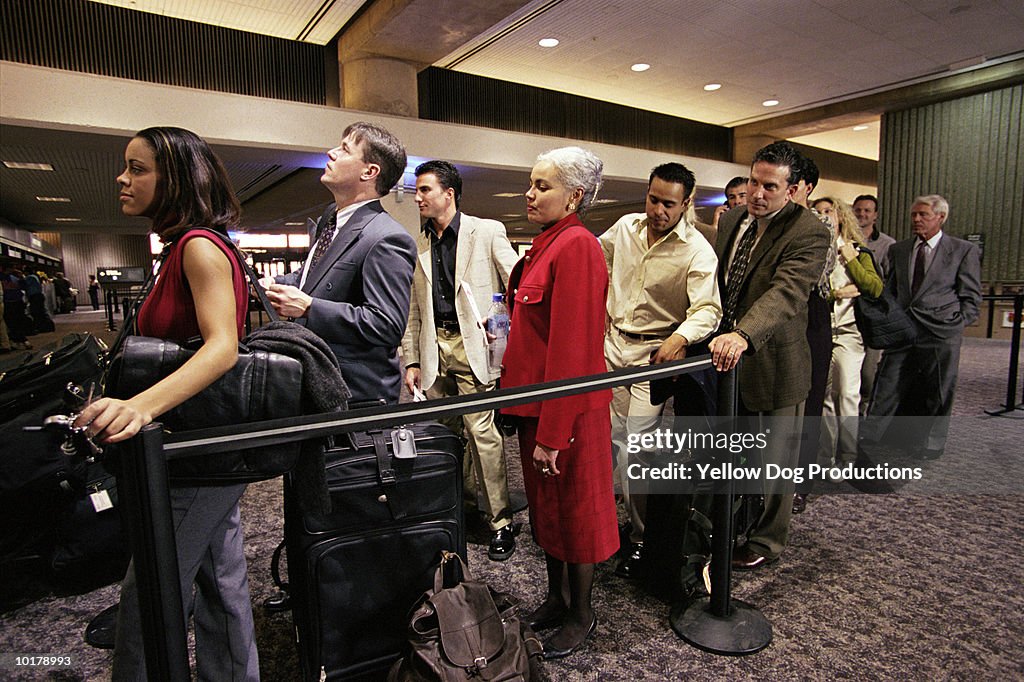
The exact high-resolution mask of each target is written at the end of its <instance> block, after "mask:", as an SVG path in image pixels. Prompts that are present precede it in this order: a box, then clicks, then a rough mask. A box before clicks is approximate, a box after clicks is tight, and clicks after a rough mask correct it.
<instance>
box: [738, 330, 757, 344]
mask: <svg viewBox="0 0 1024 682" xmlns="http://www.w3.org/2000/svg"><path fill="white" fill-rule="evenodd" d="M733 331H734V332H735V333H736V334H738V335H739V336H741V337H743V340H744V341H746V342H747V345H748V346H753V345H754V344H753V343H751V341H750V336H748V335H747V333H746V332H745V331H743V330H742V329H733Z"/></svg>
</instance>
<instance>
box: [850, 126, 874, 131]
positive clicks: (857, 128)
mask: <svg viewBox="0 0 1024 682" xmlns="http://www.w3.org/2000/svg"><path fill="white" fill-rule="evenodd" d="M870 127H871V126H866V125H863V124H861V125H859V126H853V129H854V130H856V131H857V132H860V131H861V130H867V129H868V128H870Z"/></svg>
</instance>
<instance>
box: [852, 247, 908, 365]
mask: <svg viewBox="0 0 1024 682" xmlns="http://www.w3.org/2000/svg"><path fill="white" fill-rule="evenodd" d="M863 253H867V254H868V255H870V256H871V264H872V266H874V268H875V272H881V270H879V269H878V264H877V263H876V262H875V257H874V255H873V254H871V252H870V251H867V250H864V251H863ZM853 314H854V317H855V319H856V321H857V329H858V330H860V334H861V337H863V339H864V345H865V346H867V347H868V348H875V349H878V350H885V349H888V348H900V347H903V346H909V345H910V344H912V343H914V341H915V340H916V339H917V327H915V326H914V321H913V320H911V319H910V315H908V314H907V311H906V310H904V309H903V308H902V307H901V306H900V304H899V303H897V302H896V299H894V298H893V297H892V295H891V294H890V293H889V292H888V291H887V290H886V289H884V288H883V289H882V293H881V294H880V295H879V296H878V297H877V298H872V297H871V296H866V295H864V294H861V295H860V296H857V297H856V298H854V299H853Z"/></svg>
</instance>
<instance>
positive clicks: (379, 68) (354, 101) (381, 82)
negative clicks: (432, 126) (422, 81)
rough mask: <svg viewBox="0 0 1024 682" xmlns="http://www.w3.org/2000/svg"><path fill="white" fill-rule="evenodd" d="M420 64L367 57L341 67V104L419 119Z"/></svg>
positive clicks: (349, 107) (351, 61)
mask: <svg viewBox="0 0 1024 682" xmlns="http://www.w3.org/2000/svg"><path fill="white" fill-rule="evenodd" d="M417 71H418V69H417V65H416V64H413V63H411V62H406V61H402V60H400V59H391V58H389V57H364V58H362V59H353V60H349V61H347V62H343V63H342V65H341V95H342V96H341V105H342V106H343V107H344V108H346V109H359V110H360V111H373V112H376V113H378V114H390V115H392V116H409V117H412V118H415V117H417V116H419V104H418V102H419V100H418V99H417V91H418V88H417V84H416V73H417Z"/></svg>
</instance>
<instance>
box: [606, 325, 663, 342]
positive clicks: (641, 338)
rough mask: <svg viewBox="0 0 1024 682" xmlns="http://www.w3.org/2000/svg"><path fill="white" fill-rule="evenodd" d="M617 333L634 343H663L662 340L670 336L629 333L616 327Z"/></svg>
mask: <svg viewBox="0 0 1024 682" xmlns="http://www.w3.org/2000/svg"><path fill="white" fill-rule="evenodd" d="M615 331H617V332H618V333H620V334H622V335H623V336H625V337H626V338H627V339H632V340H633V341H661V340H662V339H666V338H668V334H634V333H633V332H627V331H625V330H624V329H619V328H618V327H615Z"/></svg>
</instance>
